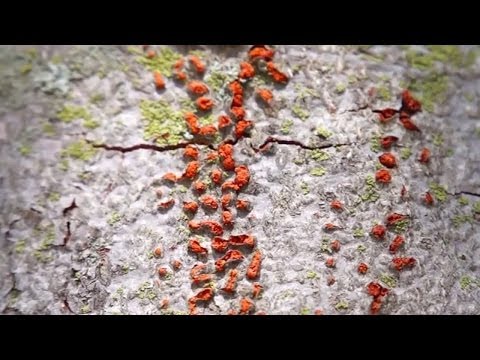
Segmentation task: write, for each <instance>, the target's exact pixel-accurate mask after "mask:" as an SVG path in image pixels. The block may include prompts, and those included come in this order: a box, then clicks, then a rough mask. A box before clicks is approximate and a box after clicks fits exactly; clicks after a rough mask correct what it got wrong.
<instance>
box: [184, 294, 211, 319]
mask: <svg viewBox="0 0 480 360" xmlns="http://www.w3.org/2000/svg"><path fill="white" fill-rule="evenodd" d="M212 298H213V290H212V289H210V288H206V289H203V290H200V291H199V292H198V293H197V295H195V296H193V297H191V298H190V299H189V300H188V310H189V311H190V314H191V315H195V314H197V302H199V301H202V302H207V301H210V300H212Z"/></svg>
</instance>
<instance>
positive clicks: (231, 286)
mask: <svg viewBox="0 0 480 360" xmlns="http://www.w3.org/2000/svg"><path fill="white" fill-rule="evenodd" d="M237 279H238V270H237V269H233V270H230V272H229V273H228V279H227V282H226V284H225V286H224V287H223V288H222V290H223V291H225V292H227V293H230V294H233V293H234V292H235V289H236V287H237Z"/></svg>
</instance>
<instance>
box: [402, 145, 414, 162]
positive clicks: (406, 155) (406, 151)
mask: <svg viewBox="0 0 480 360" xmlns="http://www.w3.org/2000/svg"><path fill="white" fill-rule="evenodd" d="M410 156H412V149H410V148H409V147H404V148H403V149H402V150H400V157H401V158H402V160H407V159H408V158H409V157H410Z"/></svg>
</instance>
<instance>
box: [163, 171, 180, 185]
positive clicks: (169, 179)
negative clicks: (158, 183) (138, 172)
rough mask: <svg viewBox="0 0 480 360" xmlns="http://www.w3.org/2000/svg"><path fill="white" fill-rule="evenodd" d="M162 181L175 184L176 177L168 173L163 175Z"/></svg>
mask: <svg viewBox="0 0 480 360" xmlns="http://www.w3.org/2000/svg"><path fill="white" fill-rule="evenodd" d="M162 179H163V180H165V181H167V182H172V183H174V182H177V180H178V177H177V175H175V174H174V173H170V172H169V173H166V174H165V175H163V178H162Z"/></svg>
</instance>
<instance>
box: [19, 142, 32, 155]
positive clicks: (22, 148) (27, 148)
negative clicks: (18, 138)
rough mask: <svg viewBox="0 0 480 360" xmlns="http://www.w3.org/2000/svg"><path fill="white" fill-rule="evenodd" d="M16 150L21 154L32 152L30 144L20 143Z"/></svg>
mask: <svg viewBox="0 0 480 360" xmlns="http://www.w3.org/2000/svg"><path fill="white" fill-rule="evenodd" d="M18 152H19V153H20V155H22V156H28V155H30V154H31V153H32V147H31V146H30V145H26V144H24V145H21V146H20V148H19V149H18Z"/></svg>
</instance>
